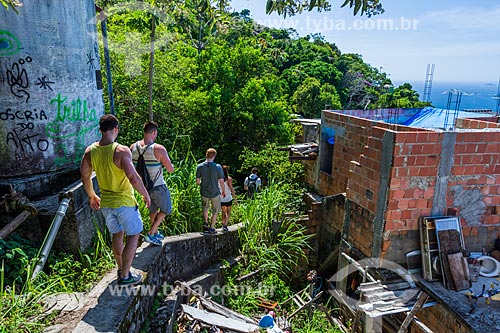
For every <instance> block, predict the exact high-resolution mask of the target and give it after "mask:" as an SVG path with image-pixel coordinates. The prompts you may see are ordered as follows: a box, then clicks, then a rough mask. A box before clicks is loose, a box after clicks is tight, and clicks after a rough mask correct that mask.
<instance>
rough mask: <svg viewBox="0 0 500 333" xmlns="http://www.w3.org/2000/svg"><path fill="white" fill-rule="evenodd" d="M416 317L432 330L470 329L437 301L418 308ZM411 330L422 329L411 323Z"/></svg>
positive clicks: (453, 332)
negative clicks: (431, 304)
mask: <svg viewBox="0 0 500 333" xmlns="http://www.w3.org/2000/svg"><path fill="white" fill-rule="evenodd" d="M464 302H465V300H464ZM416 317H417V318H418V319H419V320H420V321H421V322H422V323H423V324H424V325H426V326H427V327H429V328H430V329H432V330H433V331H434V332H449V333H469V332H471V331H472V330H471V328H470V326H469V325H467V323H465V322H464V321H462V320H461V319H460V318H459V317H458V316H457V315H456V314H455V313H454V312H451V311H449V310H447V309H446V308H445V307H444V306H443V305H441V304H439V303H438V304H436V305H434V306H431V307H428V308H423V309H420V310H419V312H418V313H417V315H416ZM493 331H494V328H492V332H493ZM411 332H416V333H420V332H423V331H422V330H421V329H419V328H418V327H417V326H416V325H415V324H412V325H411Z"/></svg>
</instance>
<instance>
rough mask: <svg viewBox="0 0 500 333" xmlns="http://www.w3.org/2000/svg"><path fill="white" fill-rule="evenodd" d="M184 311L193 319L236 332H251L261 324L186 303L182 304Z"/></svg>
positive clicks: (256, 329)
mask: <svg viewBox="0 0 500 333" xmlns="http://www.w3.org/2000/svg"><path fill="white" fill-rule="evenodd" d="M182 311H184V313H186V314H187V315H188V316H190V317H191V318H193V319H196V320H199V321H201V322H204V323H207V324H209V325H214V326H217V327H219V328H220V327H222V328H227V329H229V330H232V331H235V332H241V333H251V332H256V331H258V330H259V326H257V325H255V324H249V323H245V322H244V321H240V320H235V319H231V318H227V317H224V316H221V315H219V314H217V313H210V312H207V311H205V310H200V309H197V308H193V307H192V306H189V305H186V304H182Z"/></svg>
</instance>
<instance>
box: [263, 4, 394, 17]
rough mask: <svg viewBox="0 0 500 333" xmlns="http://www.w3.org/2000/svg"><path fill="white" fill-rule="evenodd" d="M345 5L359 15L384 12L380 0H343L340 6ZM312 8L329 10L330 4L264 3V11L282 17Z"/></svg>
mask: <svg viewBox="0 0 500 333" xmlns="http://www.w3.org/2000/svg"><path fill="white" fill-rule="evenodd" d="M347 5H349V7H350V8H352V9H353V13H354V15H357V14H358V13H360V14H361V15H363V14H366V15H368V17H370V16H372V15H378V14H382V13H383V12H384V9H383V8H382V4H381V2H380V0H345V1H344V3H343V4H342V5H341V7H345V6H347ZM313 9H317V10H318V11H323V10H325V11H329V10H331V5H330V2H329V1H326V0H267V4H266V12H267V13H268V14H270V13H272V12H277V13H278V14H279V15H283V16H284V17H287V16H293V15H295V14H298V13H301V12H302V11H304V10H308V11H311V10H313Z"/></svg>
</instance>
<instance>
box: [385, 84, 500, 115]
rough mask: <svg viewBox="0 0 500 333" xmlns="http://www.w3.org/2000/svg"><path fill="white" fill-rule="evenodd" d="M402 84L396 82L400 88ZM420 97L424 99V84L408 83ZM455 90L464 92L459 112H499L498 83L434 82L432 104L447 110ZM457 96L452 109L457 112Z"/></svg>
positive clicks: (454, 96) (452, 100)
mask: <svg viewBox="0 0 500 333" xmlns="http://www.w3.org/2000/svg"><path fill="white" fill-rule="evenodd" d="M401 83H402V82H395V85H396V86H398V85H400V84H401ZM408 83H410V84H411V85H412V86H413V89H414V90H416V91H417V92H418V93H419V95H420V100H422V99H423V97H424V82H423V81H422V82H408ZM453 89H458V90H460V91H463V92H464V93H463V94H462V98H461V99H460V104H459V108H458V109H459V110H464V109H489V110H492V111H494V112H496V111H500V110H498V99H495V98H494V96H496V95H497V94H498V82H432V89H431V102H432V105H433V106H434V107H436V108H440V109H446V107H447V106H448V97H449V94H448V92H449V91H450V90H453ZM456 102H457V95H456V94H455V95H452V98H451V103H450V109H451V110H455V109H456V106H457V103H456Z"/></svg>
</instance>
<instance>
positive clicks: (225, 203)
mask: <svg viewBox="0 0 500 333" xmlns="http://www.w3.org/2000/svg"><path fill="white" fill-rule="evenodd" d="M222 171H223V172H224V187H225V189H224V190H225V191H226V196H225V197H224V198H221V206H222V231H228V229H227V224H228V222H229V218H230V217H231V206H232V205H233V200H234V204H235V205H236V204H238V202H237V199H236V193H234V188H233V178H232V177H231V176H229V166H228V165H223V166H222Z"/></svg>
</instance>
